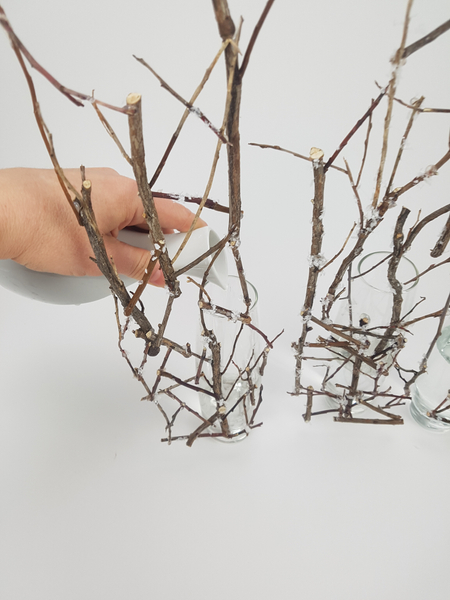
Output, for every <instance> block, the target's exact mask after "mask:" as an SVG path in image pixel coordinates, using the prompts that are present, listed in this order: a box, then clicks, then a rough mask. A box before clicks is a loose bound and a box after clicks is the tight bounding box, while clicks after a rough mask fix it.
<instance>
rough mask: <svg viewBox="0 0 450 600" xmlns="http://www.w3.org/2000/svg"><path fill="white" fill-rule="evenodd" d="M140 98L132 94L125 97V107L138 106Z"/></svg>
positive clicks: (138, 95) (139, 95) (134, 93)
mask: <svg viewBox="0 0 450 600" xmlns="http://www.w3.org/2000/svg"><path fill="white" fill-rule="evenodd" d="M141 98H142V96H141V94H137V93H136V92H132V93H131V94H128V96H127V105H128V106H134V105H135V104H138V102H140V100H141Z"/></svg>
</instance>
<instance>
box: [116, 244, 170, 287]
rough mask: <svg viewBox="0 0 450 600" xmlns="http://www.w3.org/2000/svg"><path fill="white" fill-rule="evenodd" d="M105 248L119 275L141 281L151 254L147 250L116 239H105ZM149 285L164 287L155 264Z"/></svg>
mask: <svg viewBox="0 0 450 600" xmlns="http://www.w3.org/2000/svg"><path fill="white" fill-rule="evenodd" d="M105 246H106V250H107V252H108V255H109V256H112V257H113V260H114V264H115V265H116V269H117V271H118V272H119V274H121V275H126V276H127V277H131V278H132V279H136V280H138V281H141V280H142V279H143V278H144V275H145V273H146V270H147V268H148V265H149V262H150V259H151V254H150V252H149V251H148V250H143V249H142V248H137V247H136V246H130V244H126V243H125V242H121V241H120V240H118V239H117V238H114V237H112V236H111V237H109V238H108V239H105ZM149 283H150V285H155V286H157V287H164V285H165V281H164V275H163V272H162V271H161V269H160V267H159V263H158V262H157V263H156V264H155V266H154V268H153V271H152V273H151V275H150V280H149Z"/></svg>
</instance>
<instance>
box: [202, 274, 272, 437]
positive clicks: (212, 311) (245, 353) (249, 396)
mask: <svg viewBox="0 0 450 600" xmlns="http://www.w3.org/2000/svg"><path fill="white" fill-rule="evenodd" d="M214 288H215V289H214V294H212V292H211V288H210V287H209V286H208V294H211V301H209V300H208V299H206V298H205V299H204V301H201V302H200V304H202V305H203V306H207V308H206V309H204V308H203V309H202V311H201V313H202V315H201V332H200V336H199V345H200V349H199V354H200V355H203V356H204V359H203V360H202V361H201V363H200V364H199V371H201V376H200V378H199V384H200V386H201V387H202V388H203V389H204V390H205V393H200V394H199V399H200V411H201V414H202V416H203V417H204V418H205V419H208V420H210V421H211V425H210V426H209V427H208V429H207V433H208V434H210V435H212V436H214V437H216V438H217V439H218V440H220V441H233V442H234V441H238V440H242V439H244V438H245V437H247V436H248V434H249V432H250V430H251V428H252V425H253V418H254V415H255V414H256V410H257V407H258V400H259V394H260V385H261V374H260V367H261V363H262V359H263V353H262V352H261V349H262V347H263V343H262V338H261V335H260V334H259V333H258V332H257V331H256V330H255V329H254V327H257V324H258V315H257V304H258V293H257V291H256V289H255V287H254V286H253V285H252V284H251V283H250V282H248V281H247V289H248V294H249V297H250V301H251V303H250V306H249V308H248V309H247V307H246V305H245V303H244V300H243V293H242V289H241V283H240V280H239V278H238V277H234V276H229V277H228V286H227V288H226V289H225V290H219V289H218V288H217V286H214ZM219 355H220V358H219ZM219 363H220V364H219Z"/></svg>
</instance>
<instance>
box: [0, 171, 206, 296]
mask: <svg viewBox="0 0 450 600" xmlns="http://www.w3.org/2000/svg"><path fill="white" fill-rule="evenodd" d="M64 172H65V174H66V176H67V178H68V179H69V181H70V182H71V183H72V184H73V185H74V187H75V188H79V187H80V183H81V178H80V171H79V170H78V169H67V170H65V171H64ZM86 178H87V179H89V180H90V181H91V182H92V205H93V208H94V212H95V216H96V219H97V224H98V227H99V229H100V233H101V234H102V235H103V239H104V242H105V246H106V251H107V252H108V256H112V257H113V260H114V263H115V265H116V268H117V270H118V272H119V273H121V274H122V275H127V276H128V277H131V278H133V279H138V280H139V279H142V277H143V275H144V271H145V269H146V268H147V265H148V262H149V259H150V253H149V251H147V250H142V249H141V248H135V247H134V246H130V245H128V244H125V243H123V242H120V241H119V240H118V239H117V236H118V234H119V231H120V230H121V229H124V228H125V227H131V226H136V227H140V228H142V229H146V230H148V227H147V224H146V222H145V219H144V217H143V207H142V203H141V200H140V198H139V196H138V190H137V185H136V182H135V181H134V180H133V179H129V178H128V177H123V176H122V175H119V174H118V173H117V172H116V171H114V170H113V169H106V168H94V169H86ZM154 200H155V205H156V210H157V212H158V216H159V220H160V223H161V227H162V230H163V232H164V233H171V232H173V230H174V229H177V230H178V231H182V232H184V231H188V229H189V227H190V225H191V223H192V221H193V219H194V215H193V213H192V212H191V211H190V210H188V209H187V208H186V207H185V206H183V205H182V204H179V203H177V202H175V201H173V200H167V199H165V198H158V197H157V196H155V198H154ZM204 225H206V223H205V222H204V221H202V220H201V219H199V220H198V222H197V224H196V227H202V226H204ZM91 256H93V251H92V248H91V245H90V243H89V239H88V237H87V234H86V231H85V229H84V227H81V226H80V225H79V224H78V222H77V219H76V218H75V215H74V214H73V211H72V209H71V207H70V206H69V204H68V202H67V200H66V198H65V197H64V194H63V192H62V190H61V187H60V184H59V182H58V180H57V177H56V175H55V173H54V171H53V170H52V169H22V168H17V169H3V170H0V258H10V259H12V260H14V261H16V262H18V263H20V264H22V265H24V266H26V267H27V268H29V269H32V270H34V271H46V272H50V273H59V274H61V275H75V276H84V275H100V270H99V269H98V267H97V265H96V264H95V263H94V262H93V261H92V260H90V257H91ZM150 283H151V284H152V285H156V286H163V285H164V276H163V274H162V271H160V270H159V269H154V271H153V273H152V276H151V278H150Z"/></svg>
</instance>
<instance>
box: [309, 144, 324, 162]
mask: <svg viewBox="0 0 450 600" xmlns="http://www.w3.org/2000/svg"><path fill="white" fill-rule="evenodd" d="M309 156H310V158H311V160H320V159H321V158H323V156H324V153H323V150H321V149H320V148H314V147H313V148H311V150H310V151H309Z"/></svg>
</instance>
